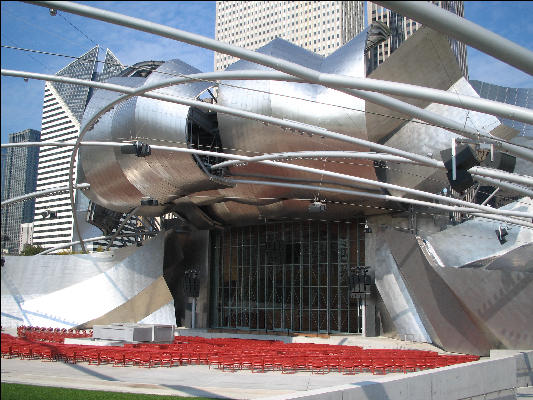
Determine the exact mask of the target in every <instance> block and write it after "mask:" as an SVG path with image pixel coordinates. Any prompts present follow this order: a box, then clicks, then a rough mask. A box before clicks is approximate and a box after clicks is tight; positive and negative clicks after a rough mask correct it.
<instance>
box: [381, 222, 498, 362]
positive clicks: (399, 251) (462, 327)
mask: <svg viewBox="0 0 533 400" xmlns="http://www.w3.org/2000/svg"><path fill="white" fill-rule="evenodd" d="M383 236H384V239H385V240H386V242H387V244H388V247H389V249H390V251H391V254H392V256H393V257H394V260H395V261H396V264H397V266H398V269H399V271H400V273H401V275H402V277H403V279H404V280H405V283H406V286H407V287H408V288H409V292H410V295H411V296H412V298H413V302H414V304H415V305H416V307H417V309H419V310H420V312H421V313H423V315H424V318H425V323H427V324H428V326H427V330H428V332H429V333H430V336H431V339H432V342H433V343H435V344H437V345H438V346H439V347H442V348H444V349H446V350H447V351H453V352H458V353H469V354H479V355H488V353H489V350H490V349H491V348H495V347H498V345H499V340H498V339H497V338H496V336H495V335H494V334H493V333H492V332H490V331H489V330H488V329H487V327H486V326H485V324H484V323H483V320H482V319H481V318H480V317H479V316H477V315H475V314H474V313H473V312H472V310H470V309H469V308H468V307H466V306H465V304H464V303H463V302H462V301H461V300H460V299H459V298H457V296H456V294H455V292H454V288H452V287H450V286H449V285H448V284H447V282H446V280H445V279H443V277H442V276H441V275H440V274H439V272H440V270H438V269H437V268H441V267H434V266H433V265H431V263H430V262H429V261H428V259H426V256H425V255H424V252H423V251H422V249H421V247H420V246H419V244H418V241H417V238H416V236H415V235H413V234H411V233H405V232H398V231H395V230H392V229H388V230H386V231H385V232H384V235H383ZM465 278H466V276H465ZM462 284H463V285H467V286H468V285H475V282H468V281H466V280H463V283H462Z"/></svg>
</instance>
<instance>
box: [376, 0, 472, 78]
mask: <svg viewBox="0 0 533 400" xmlns="http://www.w3.org/2000/svg"><path fill="white" fill-rule="evenodd" d="M432 3H433V4H435V5H437V6H439V7H441V8H444V9H445V10H447V11H450V12H453V13H454V14H457V15H458V16H460V17H463V16H464V2H463V1H433V2H432ZM367 18H368V21H369V24H370V23H372V22H382V23H384V24H385V25H387V26H388V27H389V28H390V30H391V36H390V37H389V39H388V40H387V41H385V42H383V43H380V44H379V45H377V46H375V47H374V48H373V49H371V50H370V51H369V52H368V53H367V75H369V74H370V73H371V72H372V71H373V70H375V69H376V68H377V67H378V65H380V64H381V63H383V61H385V60H386V59H387V58H388V57H389V56H390V55H391V54H392V53H393V52H394V50H396V49H397V48H398V47H399V46H400V45H401V44H402V43H403V42H404V41H405V40H406V39H407V38H408V37H409V36H411V35H412V34H413V33H415V32H416V31H417V30H418V29H419V28H420V27H421V26H422V25H421V24H420V23H419V22H416V21H414V20H412V19H410V18H407V17H404V16H402V15H400V14H398V13H396V12H394V11H391V10H388V9H386V8H384V7H382V6H379V5H377V4H374V3H372V2H370V1H369V2H368V3H367ZM448 40H449V42H450V47H451V48H452V51H453V53H454V54H455V57H456V59H457V62H458V63H459V66H460V68H461V71H462V72H463V76H464V77H466V78H468V66H467V63H466V45H465V44H464V43H461V42H458V41H456V40H455V39H452V38H449V39H448Z"/></svg>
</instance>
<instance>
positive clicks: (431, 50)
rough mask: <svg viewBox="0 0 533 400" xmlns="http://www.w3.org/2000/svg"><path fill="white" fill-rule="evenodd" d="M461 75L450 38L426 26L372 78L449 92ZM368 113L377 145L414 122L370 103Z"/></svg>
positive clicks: (415, 101) (370, 133) (418, 102)
mask: <svg viewBox="0 0 533 400" xmlns="http://www.w3.org/2000/svg"><path fill="white" fill-rule="evenodd" d="M461 76H462V74H461V69H460V68H459V65H458V64H457V60H456V59H455V56H454V54H453V53H452V51H451V49H450V43H449V42H448V40H447V38H446V37H445V36H443V35H441V34H440V33H438V32H436V31H434V30H431V29H429V28H427V27H422V28H420V29H418V30H417V31H416V32H415V33H414V34H413V35H412V36H410V37H409V40H406V41H404V42H403V43H402V44H401V46H400V47H399V48H398V49H396V50H395V51H394V53H392V54H391V55H390V57H388V58H387V60H386V61H385V62H384V63H383V64H381V65H379V66H378V68H376V69H375V70H374V71H372V73H371V74H370V75H369V76H368V77H369V78H372V79H382V80H390V81H394V82H402V83H410V84H413V85H419V86H425V87H430V88H434V89H441V90H447V89H448V88H449V87H450V86H452V85H453V84H454V83H455V82H457V80H458V79H459V78H461ZM397 98H399V99H400V100H402V101H405V102H407V103H410V104H413V105H416V106H417V107H421V108H425V107H427V106H428V105H429V102H428V101H425V100H418V99H412V98H406V97H397ZM366 111H367V113H368V114H367V118H366V122H367V130H368V136H369V139H370V140H372V141H376V142H380V141H381V140H383V139H384V138H386V137H387V136H388V135H390V134H391V133H392V132H394V131H395V130H397V129H399V128H400V127H401V126H402V125H403V124H404V123H405V122H407V121H409V120H410V119H411V118H410V117H408V116H406V115H404V114H402V113H400V112H397V111H393V110H390V109H388V108H385V107H382V106H379V105H376V104H374V103H370V102H367V103H366Z"/></svg>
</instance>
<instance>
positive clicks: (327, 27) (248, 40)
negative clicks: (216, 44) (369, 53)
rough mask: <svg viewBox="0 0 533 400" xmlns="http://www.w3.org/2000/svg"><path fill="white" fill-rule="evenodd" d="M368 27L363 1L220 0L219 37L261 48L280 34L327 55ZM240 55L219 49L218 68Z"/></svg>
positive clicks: (249, 47) (216, 28) (223, 40)
mask: <svg viewBox="0 0 533 400" xmlns="http://www.w3.org/2000/svg"><path fill="white" fill-rule="evenodd" d="M363 29H364V6H363V2H362V1H217V4H216V26H215V39H216V40H220V41H222V42H226V43H229V44H233V45H236V46H239V47H244V48H246V49H250V50H255V49H258V48H260V47H262V46H264V45H265V44H267V43H268V42H270V41H271V40H273V39H275V38H277V37H280V38H282V39H285V40H287V41H289V42H292V43H294V44H296V45H298V46H300V47H303V48H305V49H307V50H310V51H313V52H315V53H318V54H321V55H324V56H327V55H329V54H330V53H332V52H334V51H335V50H336V49H338V48H339V47H340V46H342V45H343V44H345V43H346V42H348V41H349V40H350V39H352V38H353V37H354V36H355V35H357V34H358V33H359V32H361V31H362V30H363ZM237 60H238V59H237V58H236V57H232V56H229V55H227V54H220V53H215V71H220V70H224V69H225V68H226V67H227V66H228V65H230V64H232V63H234V62H235V61H237Z"/></svg>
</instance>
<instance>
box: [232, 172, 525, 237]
mask: <svg viewBox="0 0 533 400" xmlns="http://www.w3.org/2000/svg"><path fill="white" fill-rule="evenodd" d="M229 181H230V182H232V183H246V184H253V185H266V186H279V187H288V188H295V189H309V190H320V191H322V192H332V193H343V194H350V195H355V196H361V197H369V198H373V199H379V200H390V201H397V202H400V203H407V204H415V205H419V206H424V207H431V208H437V209H441V210H445V211H450V212H461V213H467V214H472V215H476V216H480V217H483V218H487V219H494V220H497V221H504V222H508V223H512V224H516V225H521V226H525V227H527V228H533V223H531V222H529V221H525V220H521V219H518V218H507V217H502V216H499V215H494V214H485V213H480V212H478V210H476V209H474V208H464V207H454V206H448V205H445V204H438V203H431V202H428V201H423V200H416V199H409V198H405V197H399V196H391V195H386V194H374V193H367V192H360V191H356V190H349V189H338V188H331V187H324V186H316V185H302V184H298V183H284V182H273V181H259V180H251V179H229Z"/></svg>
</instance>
